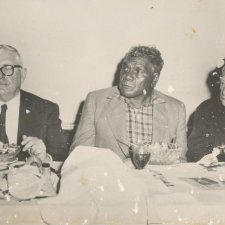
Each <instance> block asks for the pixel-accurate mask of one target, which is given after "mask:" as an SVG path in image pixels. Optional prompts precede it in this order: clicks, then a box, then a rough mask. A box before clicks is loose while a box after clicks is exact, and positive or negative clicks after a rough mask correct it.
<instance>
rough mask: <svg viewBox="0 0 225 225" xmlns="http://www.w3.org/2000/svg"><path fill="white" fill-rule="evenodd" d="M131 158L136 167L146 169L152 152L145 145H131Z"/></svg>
mask: <svg viewBox="0 0 225 225" xmlns="http://www.w3.org/2000/svg"><path fill="white" fill-rule="evenodd" d="M129 153H130V158H131V161H132V163H133V165H134V167H135V168H136V169H144V167H145V166H146V165H147V164H148V162H149V160H150V156H151V153H150V151H149V150H148V149H147V148H145V146H144V145H137V146H131V147H130V151H129Z"/></svg>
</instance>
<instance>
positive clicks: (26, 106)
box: [17, 90, 40, 144]
mask: <svg viewBox="0 0 225 225" xmlns="http://www.w3.org/2000/svg"><path fill="white" fill-rule="evenodd" d="M39 118H40V112H38V111H37V110H36V108H35V107H34V104H33V102H32V99H30V98H29V97H28V96H27V95H26V93H25V92H23V91H22V90H21V97H20V110H19V126H18V133H17V143H18V144H19V143H20V142H21V140H22V136H23V135H29V136H33V135H34V130H35V129H34V127H37V126H38V125H39V124H40V119H39Z"/></svg>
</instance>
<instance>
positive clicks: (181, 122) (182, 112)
mask: <svg viewBox="0 0 225 225" xmlns="http://www.w3.org/2000/svg"><path fill="white" fill-rule="evenodd" d="M180 104H181V105H180V107H179V119H178V126H177V134H176V143H177V144H178V145H179V146H180V147H182V149H183V152H182V154H181V161H183V162H185V161H186V152H187V127H186V109H185V105H184V104H183V103H180Z"/></svg>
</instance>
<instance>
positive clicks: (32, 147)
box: [21, 135, 46, 161]
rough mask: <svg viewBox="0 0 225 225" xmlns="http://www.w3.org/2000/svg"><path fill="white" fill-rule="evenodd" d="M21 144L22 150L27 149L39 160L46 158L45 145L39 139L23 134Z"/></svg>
mask: <svg viewBox="0 0 225 225" xmlns="http://www.w3.org/2000/svg"><path fill="white" fill-rule="evenodd" d="M21 144H22V145H23V149H22V150H23V151H24V152H25V151H28V153H29V154H30V155H35V156H37V157H38V158H39V159H40V160H41V161H44V160H45V159H46V146H45V144H44V142H43V141H42V140H41V139H39V138H36V137H31V136H26V135H23V140H22V142H21Z"/></svg>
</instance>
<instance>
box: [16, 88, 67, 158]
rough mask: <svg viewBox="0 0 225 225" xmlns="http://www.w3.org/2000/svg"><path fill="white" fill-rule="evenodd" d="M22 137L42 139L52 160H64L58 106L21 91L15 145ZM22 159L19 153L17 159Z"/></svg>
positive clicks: (64, 154)
mask: <svg viewBox="0 0 225 225" xmlns="http://www.w3.org/2000/svg"><path fill="white" fill-rule="evenodd" d="M23 135H27V136H33V137H37V138H40V139H42V140H43V142H44V143H45V145H46V149H47V153H49V154H50V155H51V156H52V157H53V160H64V159H65V157H66V147H65V146H66V143H65V138H64V136H63V133H62V129H61V120H60V119H59V107H58V105H56V104H55V103H52V102H50V101H47V100H45V99H42V98H40V97H38V96H36V95H33V94H31V93H28V92H26V91H23V90H21V99H20V112H19V125H18V133H17V144H20V143H21V141H22V136H23ZM24 157H25V154H23V152H21V154H20V155H19V158H20V159H24Z"/></svg>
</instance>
